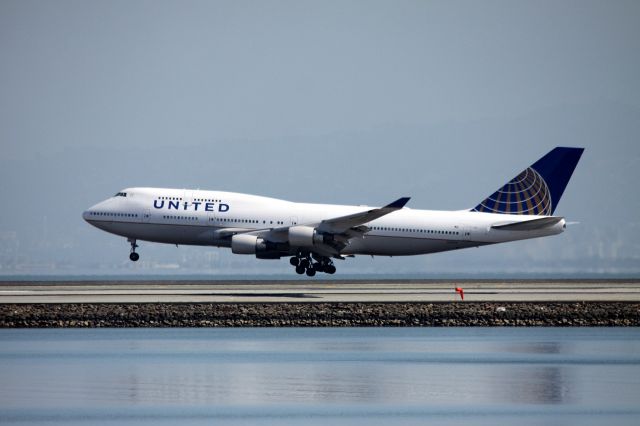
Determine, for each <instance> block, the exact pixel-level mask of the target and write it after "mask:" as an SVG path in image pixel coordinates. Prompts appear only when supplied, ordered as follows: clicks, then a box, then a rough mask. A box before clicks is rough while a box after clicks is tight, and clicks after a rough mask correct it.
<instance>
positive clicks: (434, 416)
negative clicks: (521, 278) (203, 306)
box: [0, 328, 640, 426]
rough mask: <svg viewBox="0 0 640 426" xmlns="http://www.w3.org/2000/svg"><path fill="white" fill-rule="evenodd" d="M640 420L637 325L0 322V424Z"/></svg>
mask: <svg viewBox="0 0 640 426" xmlns="http://www.w3.org/2000/svg"><path fill="white" fill-rule="evenodd" d="M427 422H429V423H430V424H447V425H448V424H451V425H453V424H465V425H495V424H514V423H516V422H517V424H518V425H519V426H523V425H538V424H540V425H542V424H544V425H546V426H549V425H573V424H575V425H581V426H584V425H601V424H607V425H637V424H640V329H637V328H636V329H629V328H606V329H605V328H584V329H579V328H566V329H561V328H514V329H509V328H482V329H479V328H446V329H434V328H414V329H411V328H409V329H407V328H397V329H396V328H365V329H363V328H357V329H356V328H351V329H219V330H216V329H86V330H83V329H75V330H74V329H71V330H64V329H59V330H0V424H2V425H5V424H21V425H62V424H91V425H102V424H105V425H106V424H109V425H116V424H117V425H152V424H154V425H155V424H183V425H200V424H202V425H213V424H234V425H235V424H261V425H266V424H269V425H271V424H273V425H275V424H278V425H280V424H287V425H293V424H301V423H304V424H312V425H316V424H317V425H320V424H322V425H325V424H357V425H368V426H369V425H388V424H416V425H417V424H425V423H427Z"/></svg>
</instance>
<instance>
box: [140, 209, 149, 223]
mask: <svg viewBox="0 0 640 426" xmlns="http://www.w3.org/2000/svg"><path fill="white" fill-rule="evenodd" d="M150 220H151V210H150V209H145V210H144V211H143V212H142V222H143V223H147V222H149V221H150Z"/></svg>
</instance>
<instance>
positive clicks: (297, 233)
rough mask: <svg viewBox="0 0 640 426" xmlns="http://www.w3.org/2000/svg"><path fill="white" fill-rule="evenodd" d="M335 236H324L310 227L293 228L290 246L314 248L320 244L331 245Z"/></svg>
mask: <svg viewBox="0 0 640 426" xmlns="http://www.w3.org/2000/svg"><path fill="white" fill-rule="evenodd" d="M332 241H333V236H332V235H329V234H322V233H320V232H318V230H317V229H315V228H312V227H310V226H292V227H291V228H289V244H290V245H291V246H292V247H302V248H312V247H313V246H316V245H318V244H329V243H331V242H332Z"/></svg>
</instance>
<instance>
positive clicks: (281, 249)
mask: <svg viewBox="0 0 640 426" xmlns="http://www.w3.org/2000/svg"><path fill="white" fill-rule="evenodd" d="M582 152H583V148H563V147H558V148H555V149H553V150H551V151H550V152H549V153H547V154H546V155H545V156H544V157H542V158H541V159H540V160H538V161H537V162H535V163H534V164H533V165H531V166H530V167H528V168H526V169H525V170H523V171H522V172H521V173H520V174H518V176H516V177H515V178H513V179H512V180H510V181H509V182H508V183H507V184H506V185H504V186H502V187H501V188H500V189H498V190H497V191H495V192H494V193H493V194H491V195H490V196H489V197H487V198H486V199H484V200H482V201H481V202H480V203H479V204H478V205H476V206H475V207H473V208H470V209H465V210H457V211H433V210H414V209H410V208H408V207H405V206H406V204H407V203H408V202H409V197H402V198H398V199H397V200H395V201H393V202H391V203H389V204H387V205H385V206H383V207H366V206H365V207H363V206H344V205H327V204H309V203H295V202H291V201H285V200H279V199H275V198H267V197H261V196H256V195H248V194H240V193H234V192H223V191H201V190H185V189H167V188H127V189H123V190H121V191H119V192H118V193H116V194H115V195H114V196H113V197H111V198H108V199H107V200H105V201H102V202H100V203H98V204H96V205H94V206H93V207H91V208H89V209H88V210H86V211H85V212H84V213H83V218H84V220H86V221H87V222H89V223H90V224H91V225H93V226H95V227H97V228H99V229H102V230H104V231H107V232H110V233H112V234H115V235H120V236H122V237H126V238H127V241H128V242H129V243H130V244H131V252H130V254H129V258H130V259H131V260H132V261H134V262H135V261H137V260H138V259H139V258H140V256H139V254H138V253H137V252H136V249H137V248H138V241H150V242H156V243H167V244H187V245H200V246H215V247H228V248H231V251H232V252H233V253H236V254H245V255H254V256H255V257H256V258H258V259H280V258H282V257H290V259H289V260H290V263H291V265H292V266H293V267H294V268H295V270H296V272H297V273H298V274H305V273H306V274H307V275H308V276H310V277H312V276H314V275H315V274H316V273H317V272H325V273H328V274H333V273H335V272H336V267H335V265H334V260H335V259H346V258H348V257H353V256H356V255H376V256H408V255H418V254H428V253H436V252H442V251H448V250H457V249H463V248H467V247H479V246H484V245H488V244H497V243H504V242H508V241H516V240H524V239H528V238H538V237H546V236H549V235H555V234H559V233H561V232H563V231H564V229H565V227H566V223H565V219H564V218H563V217H561V216H555V215H554V212H555V210H556V207H557V206H558V203H559V201H560V198H561V197H562V194H563V192H564V190H565V187H566V186H567V183H568V182H569V179H570V178H571V175H572V173H573V171H574V169H575V167H576V165H577V164H578V161H579V160H580V156H581V155H582Z"/></svg>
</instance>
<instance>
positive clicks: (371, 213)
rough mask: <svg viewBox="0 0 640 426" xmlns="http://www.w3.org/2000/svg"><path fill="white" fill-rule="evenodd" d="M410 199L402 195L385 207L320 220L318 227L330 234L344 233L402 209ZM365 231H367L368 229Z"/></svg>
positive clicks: (319, 229)
mask: <svg viewBox="0 0 640 426" xmlns="http://www.w3.org/2000/svg"><path fill="white" fill-rule="evenodd" d="M410 199H411V198H410V197H402V198H398V199H397V200H396V201H394V202H393V203H391V204H387V205H386V206H384V207H380V208H377V209H371V210H367V211H364V212H360V213H354V214H350V215H347V216H341V217H335V218H332V219H325V220H323V221H322V222H320V225H318V228H317V229H318V231H320V232H325V233H329V234H342V233H344V232H346V231H348V230H349V229H351V228H353V227H356V226H358V225H362V224H365V223H367V222H371V221H372V220H376V219H378V218H381V217H382V216H384V215H387V214H389V213H393V212H394V211H396V210H400V209H401V208H403V207H404V206H405V205H406V204H407V203H408V202H409V200H410ZM364 232H366V230H365V231H364Z"/></svg>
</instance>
